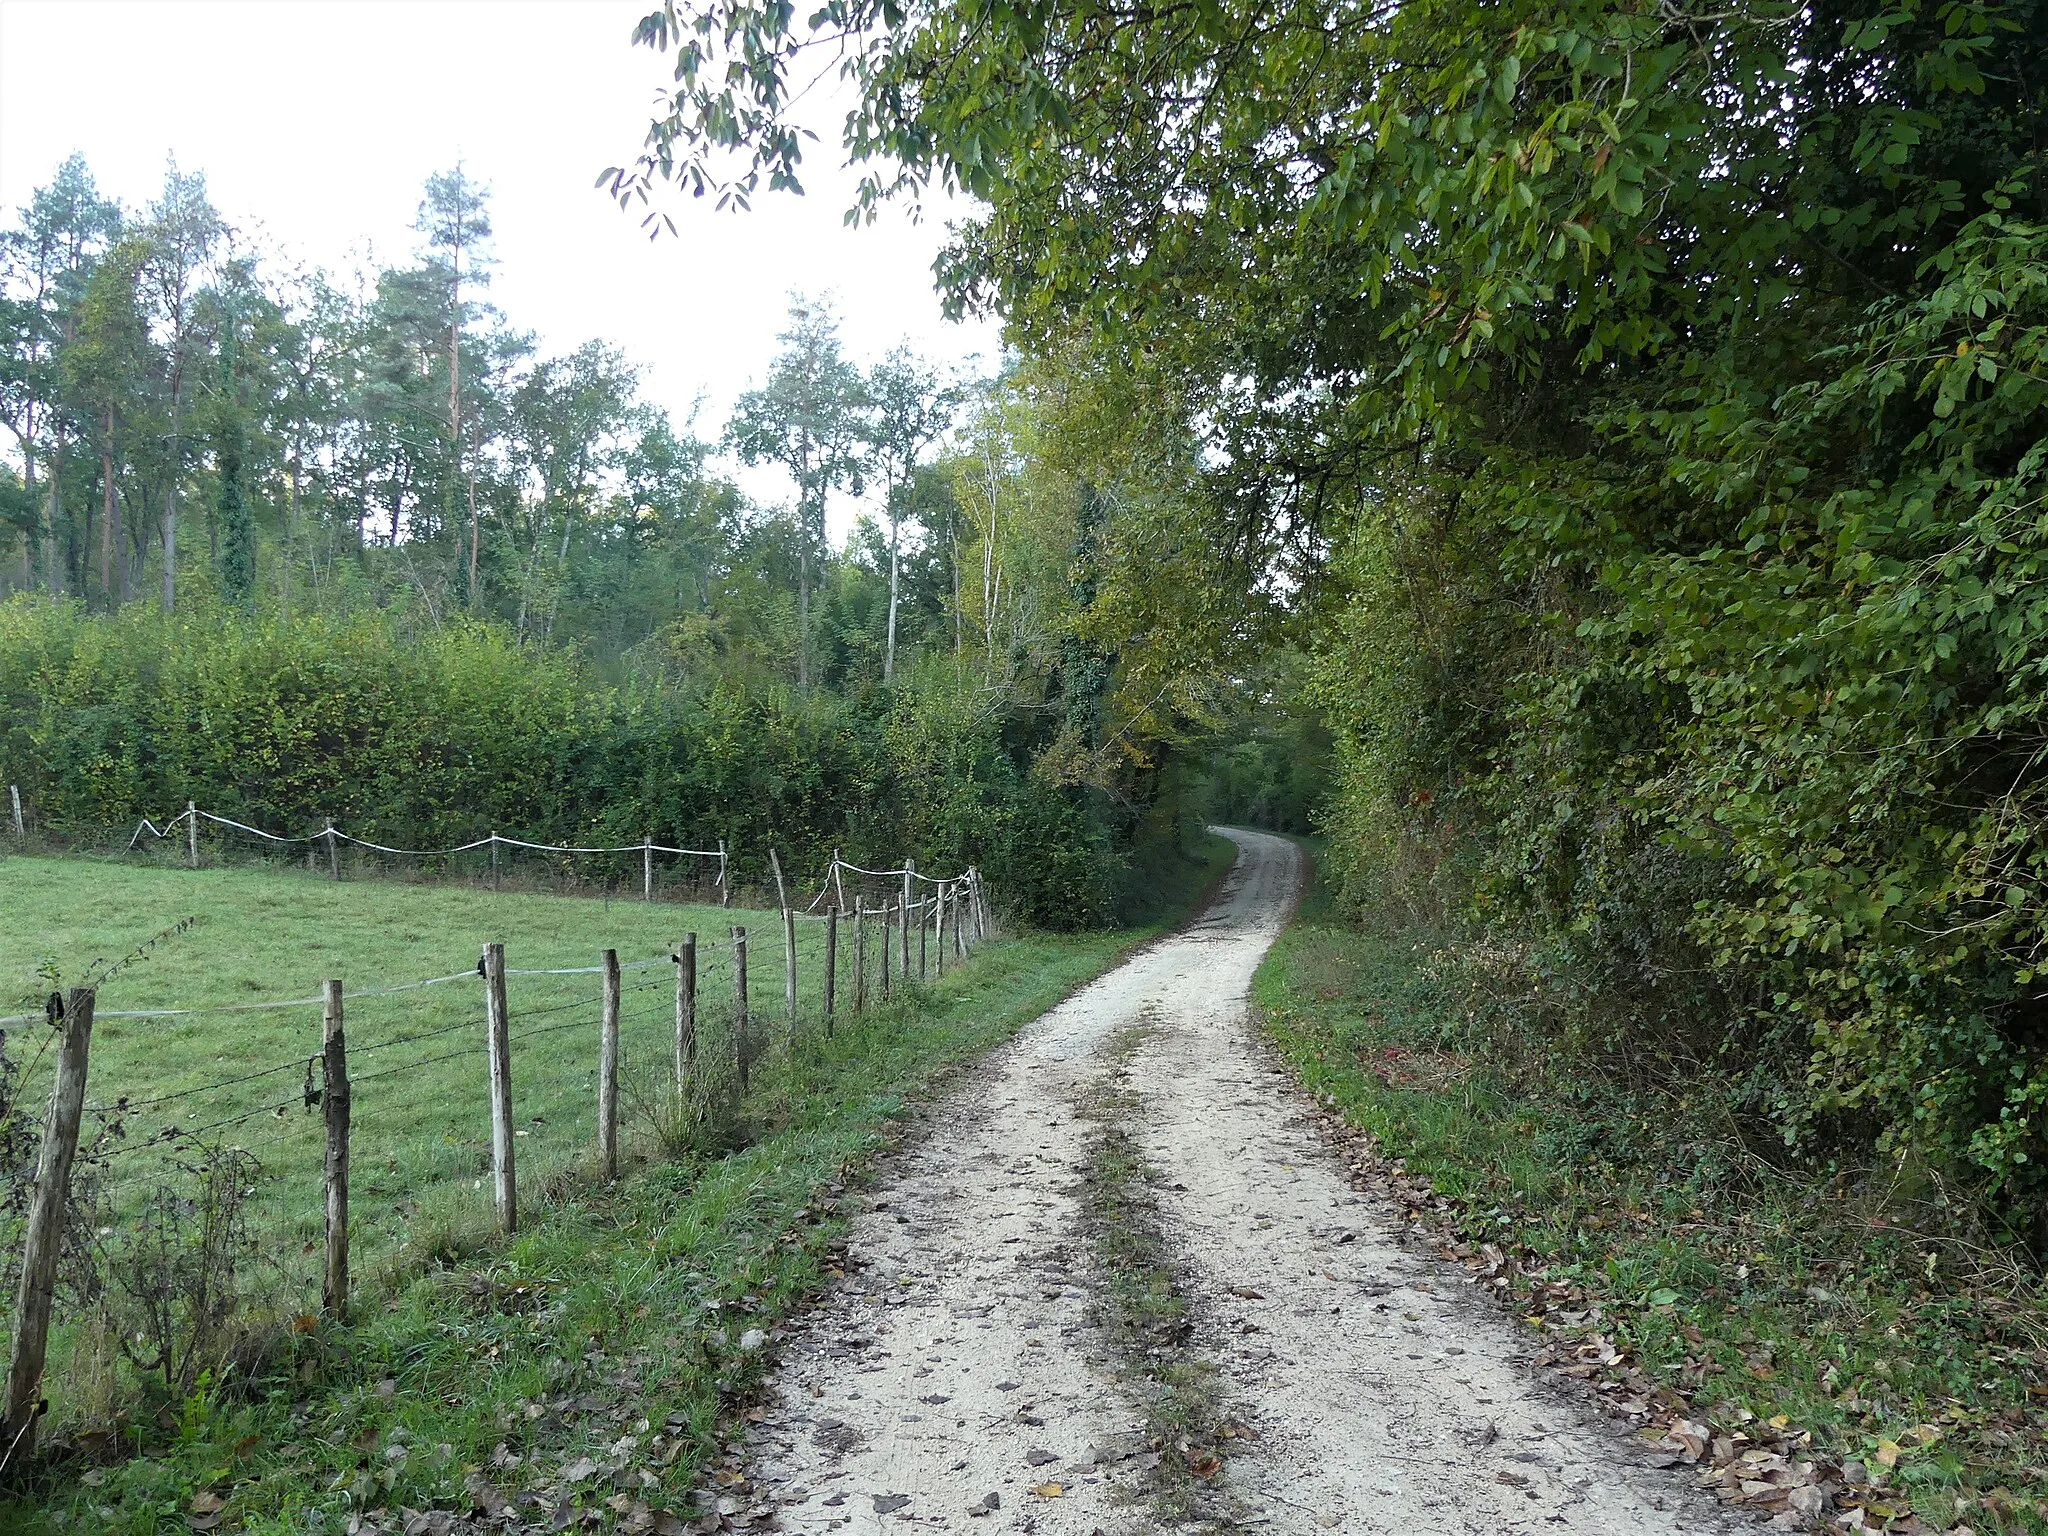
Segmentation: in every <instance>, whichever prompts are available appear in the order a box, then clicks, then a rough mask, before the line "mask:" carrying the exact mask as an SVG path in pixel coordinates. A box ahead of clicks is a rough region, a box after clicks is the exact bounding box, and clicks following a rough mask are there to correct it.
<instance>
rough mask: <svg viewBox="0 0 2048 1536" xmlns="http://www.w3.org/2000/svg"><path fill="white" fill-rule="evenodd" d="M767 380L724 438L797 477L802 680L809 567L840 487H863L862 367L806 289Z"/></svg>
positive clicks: (793, 307)
mask: <svg viewBox="0 0 2048 1536" xmlns="http://www.w3.org/2000/svg"><path fill="white" fill-rule="evenodd" d="M777 339H778V340H779V341H781V343H782V351H781V352H779V353H778V354H776V357H775V361H774V362H773V363H772V364H770V365H769V369H768V379H767V382H766V383H764V384H762V385H761V387H760V388H758V389H753V390H749V391H748V392H747V393H745V394H743V395H741V396H740V398H739V401H738V403H737V404H736V405H735V406H734V407H733V413H732V420H731V422H730V423H729V424H728V426H727V428H726V440H727V442H728V443H729V444H730V445H731V447H732V449H733V451H734V452H736V453H737V454H738V455H739V456H740V457H741V459H743V460H745V461H746V462H747V463H749V464H763V463H771V464H779V465H781V466H782V468H783V469H785V470H787V471H788V473H789V477H790V479H792V480H793V481H795V482H796V495H797V517H798V525H799V537H798V540H797V656H796V676H797V686H798V687H800V688H808V687H809V686H810V682H811V571H812V568H813V566H814V565H815V564H816V563H817V562H818V561H819V560H820V559H822V558H823V555H824V552H825V548H826V545H825V503H826V500H827V498H829V497H830V495H831V493H832V492H833V491H835V490H838V489H840V488H842V487H844V488H846V489H848V490H851V491H853V492H854V493H855V494H856V495H858V494H859V492H860V488H861V483H862V475H863V472H864V469H865V463H864V461H863V458H862V455H861V451H860V450H861V446H862V442H863V437H862V417H861V412H862V407H863V405H864V403H865V396H864V391H863V388H862V384H861V377H860V371H859V370H858V369H857V368H855V367H854V366H853V364H852V363H850V362H848V361H847V360H846V358H845V357H844V356H843V355H842V354H841V352H840V346H839V324H838V321H837V319H836V318H835V317H834V316H833V314H832V311H831V309H830V308H829V307H827V306H826V305H824V304H821V303H814V302H812V301H811V300H809V299H806V298H805V297H803V296H802V295H801V294H798V295H796V296H795V297H794V298H793V299H792V300H791V301H790V306H789V327H788V329H787V330H784V331H783V332H782V333H781V334H780V336H779V337H778V338H777Z"/></svg>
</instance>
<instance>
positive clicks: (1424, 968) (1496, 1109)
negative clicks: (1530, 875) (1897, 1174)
mask: <svg viewBox="0 0 2048 1536" xmlns="http://www.w3.org/2000/svg"><path fill="white" fill-rule="evenodd" d="M1254 998H1255V1001H1256V1003H1257V1004H1258V1006H1259V1007H1260V1009H1261V1010H1262V1012H1263V1016H1264V1020H1265V1023H1266V1027H1267V1028H1268V1030H1269V1031H1270V1033H1271V1035H1272V1037H1273V1039H1274V1040H1275V1041H1276V1042H1277V1044H1278V1045H1279V1047H1280V1049H1281V1050H1282V1051H1283V1052H1284V1053H1285V1055H1286V1056H1287V1058H1288V1059H1289V1061H1290V1062H1291V1063H1292V1064H1293V1065H1294V1067H1295V1068H1296V1070H1297V1071H1298V1072H1299V1073H1300V1074H1301V1076H1302V1079H1303V1081H1304V1082H1305V1084H1306V1085H1307V1086H1308V1087H1310V1088H1311V1089H1313V1090H1314V1091H1315V1092H1316V1093H1317V1094H1318V1095H1319V1096H1321V1097H1322V1099H1323V1101H1324V1103H1325V1104H1326V1105H1327V1106H1329V1108H1330V1109H1331V1110H1332V1111H1333V1112H1334V1113H1335V1114H1336V1115H1337V1116H1340V1117H1341V1120H1342V1122H1343V1123H1344V1124H1345V1125H1347V1126H1349V1127H1351V1128H1353V1130H1354V1131H1355V1132H1356V1133H1357V1134H1356V1137H1355V1139H1354V1142H1353V1145H1354V1147H1355V1149H1356V1152H1357V1156H1358V1162H1357V1164H1356V1165H1355V1166H1356V1167H1357V1168H1358V1169H1359V1170H1360V1172H1361V1173H1362V1175H1364V1176H1366V1177H1368V1178H1369V1179H1371V1180H1372V1181H1373V1182H1375V1183H1377V1184H1379V1185H1380V1186H1381V1187H1382V1188H1385V1189H1387V1190H1389V1191H1390V1192H1392V1193H1394V1194H1395V1195H1397V1196H1399V1197H1402V1198H1405V1199H1406V1200H1407V1201H1408V1203H1409V1205H1410V1208H1411V1213H1412V1215H1413V1216H1414V1218H1415V1219H1416V1221H1417V1223H1418V1226H1419V1227H1421V1228H1422V1229H1424V1230H1426V1231H1427V1232H1429V1233H1430V1234H1431V1237H1432V1241H1433V1242H1434V1243H1435V1244H1436V1245H1438V1246H1439V1247H1440V1248H1441V1249H1442V1250H1443V1251H1445V1252H1447V1253H1449V1254H1451V1255H1453V1256H1456V1257H1459V1258H1462V1259H1464V1260H1465V1261H1466V1262H1467V1264H1468V1265H1469V1266H1470V1267H1471V1268H1472V1269H1473V1270H1474V1271H1475V1272H1477V1273H1478V1274H1480V1275H1481V1276H1482V1278H1484V1279H1485V1280H1486V1282H1487V1283H1488V1284H1490V1285H1491V1286H1492V1288H1493V1289H1494V1291H1495V1292H1496V1293H1497V1294H1499V1295H1500V1296H1501V1297H1502V1298H1503V1300H1504V1301H1506V1302H1507V1304H1508V1305H1510V1306H1511V1307H1513V1308H1514V1310H1515V1311H1516V1313H1517V1314H1518V1315H1520V1316H1522V1317H1523V1318H1525V1319H1526V1320H1527V1323H1528V1325H1529V1326H1530V1327H1531V1329H1532V1331H1533V1330H1541V1331H1542V1332H1543V1333H1544V1334H1545V1335H1546V1336H1547V1338H1548V1343H1547V1345H1546V1348H1545V1350H1544V1352H1543V1356H1542V1358H1545V1359H1547V1360H1549V1361H1551V1362H1552V1363H1556V1364H1559V1365H1561V1366H1562V1367H1563V1368H1565V1369H1566V1370H1567V1371H1568V1372H1569V1373H1570V1374H1572V1375H1575V1376H1579V1377H1581V1378H1584V1379H1588V1380H1589V1381H1591V1382H1593V1383H1594V1384H1595V1386H1596V1388H1597V1389H1598V1390H1599V1391H1600V1392H1602V1393H1603V1394H1604V1396H1605V1398H1606V1400H1607V1401H1608V1402H1609V1403H1610V1404H1611V1405H1613V1406H1614V1407H1615V1408H1616V1410H1617V1411H1619V1412H1622V1413H1625V1414H1629V1415H1631V1416H1633V1417H1634V1418H1635V1419H1636V1420H1637V1421H1638V1422H1639V1423H1641V1424H1643V1425H1644V1426H1645V1437H1646V1438H1648V1439H1651V1440H1653V1441H1654V1442H1655V1443H1656V1444H1657V1445H1658V1446H1659V1447H1660V1449H1661V1450H1662V1451H1663V1452H1664V1453H1665V1454H1666V1455H1668V1456H1670V1457H1671V1458H1672V1459H1674V1460H1676V1461H1679V1462H1682V1463H1686V1464H1689V1465H1693V1466H1696V1467H1697V1468H1698V1469H1699V1471H1700V1473H1701V1475H1702V1478H1703V1480H1708V1481H1711V1483H1712V1485H1713V1486H1714V1487H1715V1488H1716V1489H1717V1490H1718V1491H1720V1492H1722V1494H1723V1496H1724V1497H1733V1498H1739V1499H1741V1500H1742V1501H1744V1502H1747V1503H1749V1504H1750V1505H1752V1506H1753V1507H1756V1508H1758V1509H1759V1510H1760V1511H1785V1510H1790V1511H1791V1512H1792V1513H1793V1514H1794V1515H1795V1516H1801V1515H1803V1516H1810V1517H1811V1518H1813V1519H1815V1520H1828V1521H1832V1522H1835V1523H1836V1527H1835V1528H1838V1529H1839V1528H1847V1529H1868V1530H1878V1529H1889V1530H1895V1531H1921V1530H1950V1529H1971V1530H1974V1531H1977V1532H1990V1531H2000V1532H2004V1531H2014V1532H2018V1531H2029V1532H2038V1531H2043V1530H2048V1504H2044V1499H2048V1471H2044V1467H2048V1439H2044V1427H2048V1416H2044V1413H2043V1405H2044V1399H2048V1386H2044V1385H2043V1382H2044V1374H2043V1366H2044V1363H2048V1352H2044V1349H2043V1345H2044V1342H2048V1312H2044V1308H2043V1293H2042V1288H2041V1286H2040V1284H2039V1281H2038V1278H2037V1277H2035V1276H2032V1275H2030V1274H2025V1273H2022V1272H2021V1271H2020V1270H2018V1269H2017V1268H2015V1267H2014V1266H2012V1265H2010V1264H2006V1263H2002V1262H2000V1261H1999V1260H1998V1259H1997V1256H1996V1255H1992V1254H1986V1253H1982V1252H1977V1251H1974V1250H1971V1249H1969V1248H1968V1247H1967V1246H1966V1245H1963V1244H1961V1243H1959V1242H1957V1241H1955V1240H1954V1239H1953V1238H1952V1237H1951V1236H1944V1235H1943V1230H1942V1228H1941V1227H1940V1226H1939V1225H1937V1221H1938V1212H1930V1211H1929V1210H1927V1209H1926V1208H1925V1207H1909V1206H1907V1205H1905V1203H1904V1202H1903V1201H1902V1200H1900V1199H1899V1198H1897V1196H1896V1188H1897V1184H1896V1181H1888V1180H1887V1179H1886V1178H1885V1177H1884V1176H1882V1173H1880V1174H1877V1175H1873V1174H1871V1173H1869V1172H1867V1171H1864V1172H1858V1173H1856V1174H1853V1175H1852V1174H1851V1173H1850V1172H1848V1171H1843V1170H1835V1171H1833V1172H1831V1173H1830V1174H1826V1175H1822V1174H1813V1173H1808V1172H1804V1171H1797V1170H1794V1171H1788V1170H1785V1169H1783V1168H1780V1167H1777V1166H1774V1165H1772V1164H1771V1163H1770V1162H1768V1161H1767V1160H1765V1159H1763V1158H1761V1157H1758V1156H1756V1155H1754V1154H1753V1153H1752V1152H1750V1151H1747V1150H1745V1149H1744V1148H1743V1147H1742V1146H1741V1145H1740V1144H1739V1142H1738V1141H1737V1140H1736V1139H1735V1138H1734V1137H1733V1136H1732V1135H1731V1133H1730V1132H1729V1130H1728V1128H1727V1127H1726V1126H1725V1124H1716V1123H1713V1122H1712V1121H1709V1120H1707V1119H1706V1118H1705V1116H1704V1115H1703V1114H1702V1113H1701V1112H1700V1111H1699V1110H1697V1109H1696V1108H1695V1107H1694V1106H1692V1105H1691V1104H1689V1103H1687V1102H1686V1101H1684V1100H1683V1099H1682V1098H1677V1097H1672V1096H1651V1095H1645V1094H1630V1093H1628V1092H1626V1091H1624V1090H1623V1089H1622V1088H1620V1087H1619V1086H1617V1085H1614V1084H1611V1083H1604V1082H1591V1081H1587V1080H1585V1078H1584V1077H1582V1076H1578V1075H1575V1074H1574V1073H1573V1072H1572V1071H1571V1070H1570V1064H1569V1063H1561V1062H1556V1061H1553V1060H1549V1059H1547V1058H1546V1057H1545V1056H1544V1055H1543V1054H1542V1053H1540V1052H1535V1051H1530V1050H1527V1049H1523V1048H1519V1047H1518V1045H1517V1035H1516V1031H1515V1028H1514V1020H1513V1018H1512V1017H1509V1018H1506V1019H1505V1020H1504V1019H1503V1018H1502V1017H1501V1014H1500V1005H1499V1004H1498V1002H1494V1003H1491V1004H1486V1003H1482V1002H1481V1001H1480V1000H1479V999H1478V997H1477V996H1476V995H1475V993H1474V991H1473V987H1472V981H1471V975H1470V973H1469V972H1468V971H1467V970H1466V969H1465V967H1464V965H1463V963H1462V960H1461V957H1460V955H1459V954H1458V953H1457V952H1456V951H1455V949H1450V950H1447V949H1442V948H1436V947H1432V946H1430V945H1427V944H1423V943H1420V942H1416V941H1414V940H1403V939H1398V938H1387V937H1383V936H1374V935H1371V934H1362V933H1359V932H1357V931H1354V930H1352V929H1350V928H1349V927H1347V926H1346V925H1345V924H1343V923H1342V922H1341V921H1339V920H1338V918H1337V917H1336V916H1335V915H1334V913H1333V912H1332V910H1331V907H1330V905H1329V903H1328V901H1327V900H1326V899H1325V896H1324V893H1322V892H1314V893H1312V894H1311V896H1310V897H1309V899H1308V901H1307V902H1306V903H1305V904H1304V907H1303V910H1302V913H1301V917H1300V920H1299V921H1298V922H1297V923H1296V925H1295V926H1294V927H1293V928H1292V929H1291V930H1290V931H1289V932H1288V933H1287V934H1286V935H1285V936H1284V937H1283V938H1282V939H1281V941H1280V942H1279V944H1278V945H1276V946H1275V948H1274V950H1273V952H1272V954H1271V955H1270V956H1269V957H1268V959H1267V961H1266V963H1265V965H1264V967H1263V968H1262V969H1261V971H1260V972H1259V975H1258V978H1257V981H1256V983H1255V988H1254ZM1528 1038H1530V1037H1529V1036H1522V1037H1521V1039H1523V1040H1524V1041H1526V1039H1528Z"/></svg>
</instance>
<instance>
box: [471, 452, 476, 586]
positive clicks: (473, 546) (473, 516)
mask: <svg viewBox="0 0 2048 1536" xmlns="http://www.w3.org/2000/svg"><path fill="white" fill-rule="evenodd" d="M469 606H470V607H472V608H474V607H475V606H476V472H475V471H474V470H472V471H471V472H470V476H469Z"/></svg>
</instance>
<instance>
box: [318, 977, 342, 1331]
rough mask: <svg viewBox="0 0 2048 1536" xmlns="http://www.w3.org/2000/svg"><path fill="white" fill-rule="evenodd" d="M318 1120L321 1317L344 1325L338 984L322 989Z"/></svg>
mask: <svg viewBox="0 0 2048 1536" xmlns="http://www.w3.org/2000/svg"><path fill="white" fill-rule="evenodd" d="M321 993H322V997H321V1004H322V1006H321V1010H320V1119H321V1121H322V1123H323V1124H324V1125H325V1126H326V1128H327V1157H326V1162H325V1166H324V1169H323V1172H324V1174H325V1176H326V1182H327V1273H326V1279H325V1280H324V1282H323V1283H322V1285H321V1287H320V1312H321V1315H322V1316H324V1317H328V1318H331V1319H333V1320H334V1321H335V1322H337V1323H345V1322H347V1321H348V1122H349V1087H348V1043H347V1041H346V1039H345V1038H344V1037H343V1034H342V1008H341V983H340V982H339V981H338V980H334V981H328V982H326V983H324V984H323V985H322V987H321Z"/></svg>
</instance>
